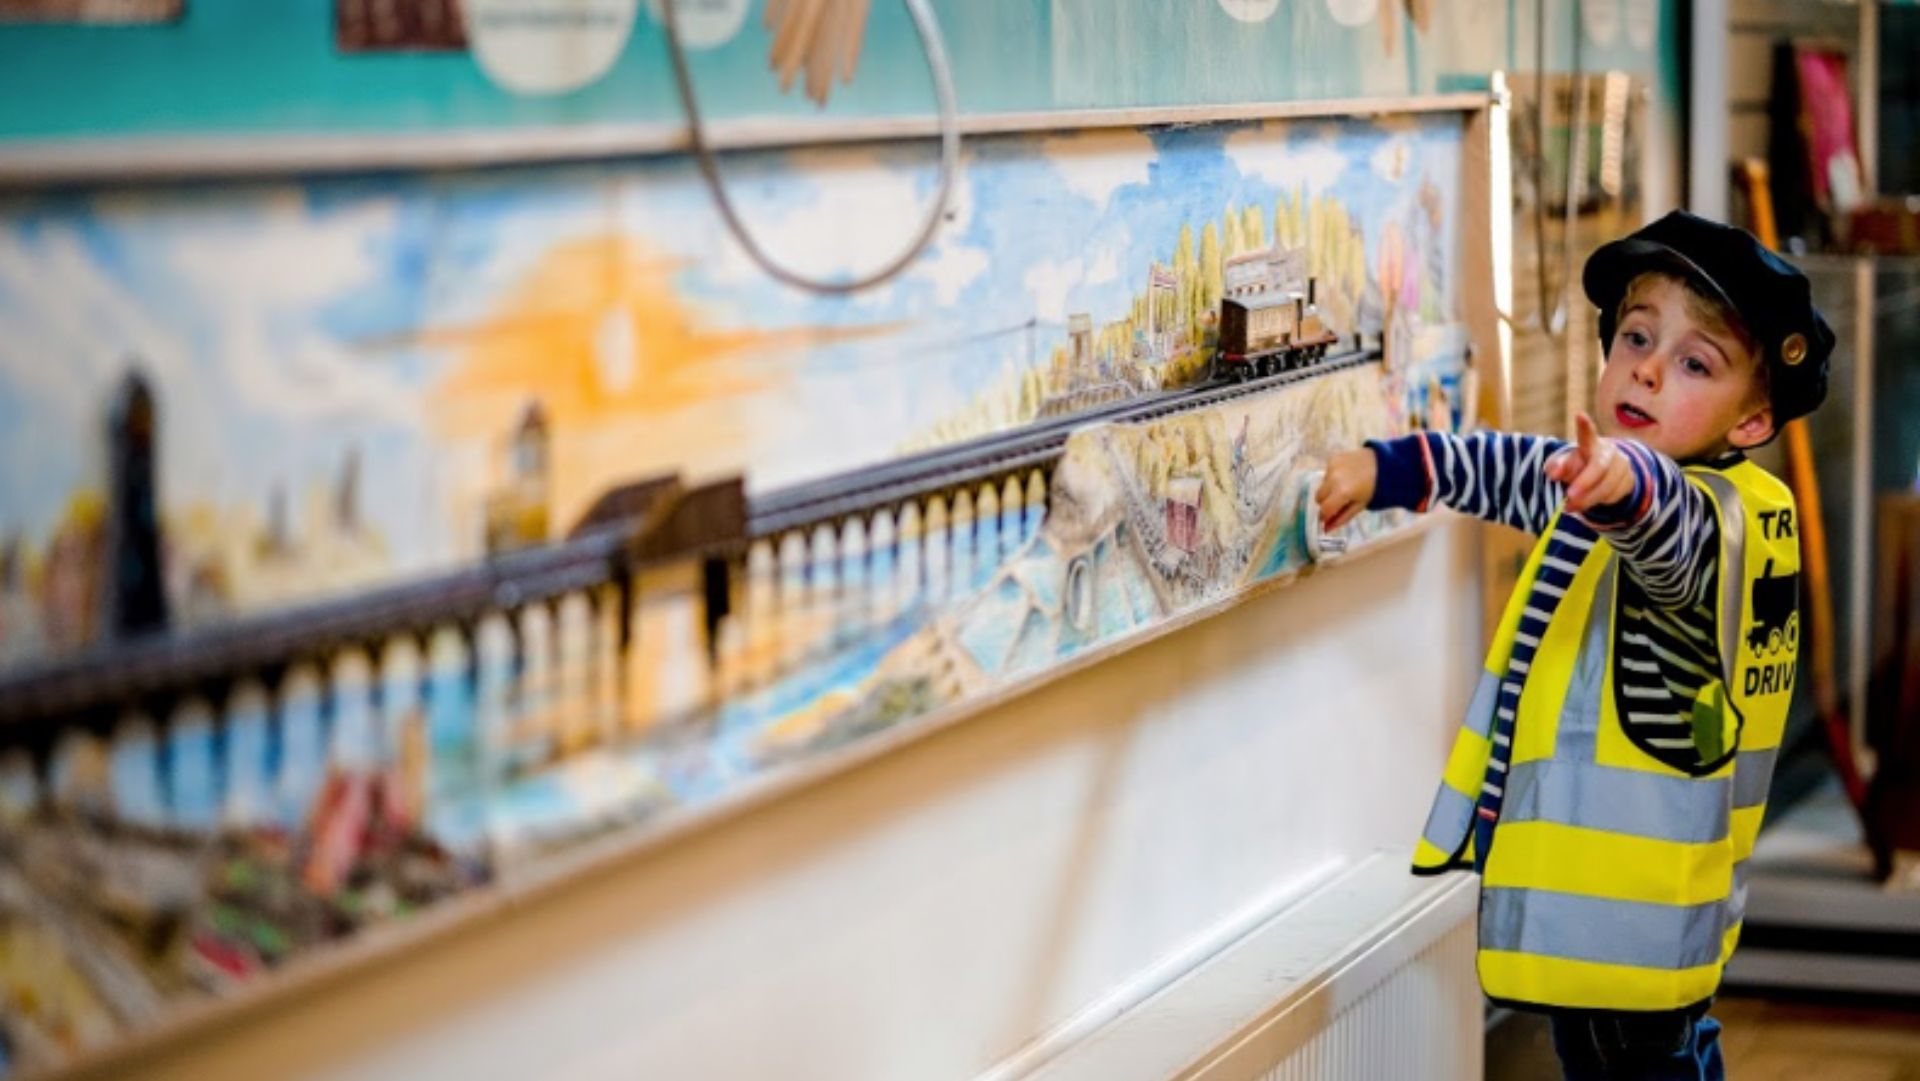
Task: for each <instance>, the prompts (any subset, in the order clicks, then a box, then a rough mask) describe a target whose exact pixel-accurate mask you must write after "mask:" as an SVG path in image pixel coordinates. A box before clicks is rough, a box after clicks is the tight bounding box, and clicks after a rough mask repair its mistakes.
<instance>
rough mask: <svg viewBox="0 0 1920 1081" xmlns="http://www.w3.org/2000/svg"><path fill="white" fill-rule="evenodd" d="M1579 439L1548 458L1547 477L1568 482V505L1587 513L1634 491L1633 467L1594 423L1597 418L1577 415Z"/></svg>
mask: <svg viewBox="0 0 1920 1081" xmlns="http://www.w3.org/2000/svg"><path fill="white" fill-rule="evenodd" d="M1574 431H1575V435H1576V439H1577V441H1576V442H1575V443H1574V445H1573V446H1571V447H1568V448H1567V449H1565V450H1563V451H1561V452H1560V453H1558V454H1556V455H1554V456H1553V457H1552V458H1550V459H1548V460H1547V467H1546V473H1547V479H1548V480H1552V481H1557V482H1559V483H1561V484H1564V485H1566V486H1567V496H1566V507H1567V510H1568V511H1569V512H1571V513H1573V514H1584V513H1586V512H1587V511H1589V510H1592V509H1593V508H1595V507H1604V506H1608V505H1610V504H1613V503H1618V502H1620V501H1621V500H1623V499H1625V498H1627V497H1628V496H1630V495H1632V494H1633V467H1632V466H1631V465H1630V464H1628V462H1627V456H1626V455H1625V454H1622V453H1621V452H1620V448H1619V446H1618V445H1617V444H1615V442H1614V441H1613V440H1611V439H1608V438H1606V437H1605V436H1602V435H1600V434H1599V433H1598V432H1597V431H1595V429H1594V427H1593V418H1592V417H1589V416H1587V415H1586V414H1585V413H1581V414H1580V415H1579V416H1577V417H1575V418H1574Z"/></svg>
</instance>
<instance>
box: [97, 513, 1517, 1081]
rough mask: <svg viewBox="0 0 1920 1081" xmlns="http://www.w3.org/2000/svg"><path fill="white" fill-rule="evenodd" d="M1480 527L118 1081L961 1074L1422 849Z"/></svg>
mask: <svg viewBox="0 0 1920 1081" xmlns="http://www.w3.org/2000/svg"><path fill="white" fill-rule="evenodd" d="M1476 535H1477V534H1476V531H1475V527H1472V526H1469V525H1467V524H1464V523H1455V524H1452V525H1449V526H1447V527H1445V528H1440V529H1435V530H1433V531H1430V532H1428V533H1425V534H1424V535H1421V536H1419V537H1416V538H1413V539H1411V540H1408V541H1406V542H1404V543H1401V544H1398V545H1396V546H1394V547H1392V548H1389V549H1387V550H1384V551H1380V552H1377V553H1374V554H1372V555H1369V556H1367V557H1366V558H1365V559H1362V560H1360V561H1357V562H1355V563H1354V564H1352V565H1349V566H1344V567H1339V568H1334V569H1331V570H1330V571H1329V572H1328V573H1325V574H1320V575H1317V576H1315V577H1313V578H1310V579H1308V580H1306V581H1303V582H1300V583H1297V584H1295V585H1293V586H1291V587H1288V588H1285V589H1281V590H1278V591H1275V592H1273V593H1269V594H1267V595H1266V596H1263V597H1260V598H1257V599H1255V600H1253V601H1250V602H1249V603H1247V604H1245V605H1242V606H1240V607H1238V608H1235V609H1233V610H1231V611H1229V612H1227V613H1225V614H1223V615H1221V616H1219V617H1216V618H1214V619H1210V620H1207V621H1204V622H1202V623H1200V624H1198V625H1197V626H1195V627H1192V628H1190V629H1187V630H1185V631H1182V632H1179V633H1177V634H1175V635H1172V636H1170V637H1168V638H1166V639H1163V640H1161V641H1159V642H1156V643H1153V644H1151V645H1148V646H1145V647H1143V648H1141V649H1138V650H1135V651H1132V652H1129V653H1126V654H1124V655H1122V656H1120V657H1119V658H1117V659H1114V660H1111V661H1108V662H1106V663H1104V664H1100V665H1096V666H1094V667H1093V668H1091V669H1089V670H1087V671H1084V672H1081V673H1078V674H1076V675H1073V676H1071V677H1069V678H1066V679H1064V680H1062V681H1060V682H1057V683H1054V684H1052V685H1050V686H1048V687H1046V688H1043V689H1041V690H1040V691H1037V692H1035V693H1034V694H1031V695H1029V696H1027V697H1025V698H1022V699H1018V700H1016V701H1014V702H1013V703H1011V704H1010V705H1007V706H1005V707H1003V708H1000V709H998V710H995V711H993V712H991V713H989V714H986V715H984V716H980V717H977V718H974V719H972V720H968V721H966V722H963V723H961V724H959V725H957V726H955V727H954V728H952V729H949V730H947V731H945V732H941V733H939V734H936V735H934V736H932V737H930V738H928V739H926V740H924V741H922V742H919V743H917V744H914V745H912V746H909V747H907V748H905V749H903V750H900V751H898V752H896V753H894V754H892V755H889V756H887V757H884V758H882V759H880V760H878V761H876V762H874V763H871V764H869V765H866V766H863V767H861V768H858V769H856V770H854V771H853V772H851V773H849V774H846V775H843V776H840V777H837V778H834V779H832V780H830V781H828V782H826V783H825V784H822V785H819V786H815V787H813V788H812V789H810V790H806V791H803V792H800V793H798V794H796V795H794V796H792V797H790V798H787V799H785V800H782V801H778V802H776V803H774V804H772V805H770V806H768V807H765V808H762V809H759V810H757V811H754V812H752V813H749V814H747V815H744V816H742V817H740V818H737V819H735V820H733V821H731V822H728V823H726V824H724V825H722V826H719V827H717V828H715V829H712V830H708V831H705V832H703V833H700V834H697V835H695V836H692V837H690V838H687V839H684V840H681V841H678V842H675V843H673V844H671V845H670V846H668V847H667V848H665V849H663V850H661V851H657V852H655V853H652V854H650V855H647V856H643V857H639V858H636V859H635V860H634V861H632V862H631V863H629V864H627V865H625V866H622V867H620V868H617V869H615V870H612V871H609V872H607V873H605V874H602V875H598V876H596V877H594V878H592V879H590V880H588V881H585V882H582V883H577V884H574V885H572V886H569V887H567V888H565V889H564V890H563V891H562V892H560V893H559V894H557V895H554V896H550V897H548V898H545V899H543V900H541V901H539V902H537V903H535V904H532V905H530V906H528V907H526V908H525V909H523V910H522V911H519V912H514V913H510V914H508V915H506V916H505V917H503V918H498V919H488V920H486V921H483V922H482V924H481V925H479V926H476V927H474V928H472V929H469V930H466V931H463V932H461V933H458V934H456V935H453V936H451V937H450V938H448V939H444V940H441V941H439V942H437V943H434V944H433V945H430V946H428V947H426V948H424V949H420V950H416V951H414V952H411V953H408V954H406V955H405V956H404V957H403V958H402V959H401V960H399V961H397V962H395V963H391V964H383V965H380V966H377V967H376V968H374V969H373V970H371V971H363V972H361V973H358V974H354V975H351V976H349V977H346V978H345V979H343V980H341V981H339V982H336V983H334V984H332V985H330V986H329V987H327V988H325V989H323V990H322V991H320V992H319V993H317V994H315V995H313V996H310V997H307V998H305V999H304V1000H302V1001H301V1002H300V1003H298V1004H297V1005H294V1006H290V1007H286V1008H278V1007H276V1008H274V1009H273V1010H272V1011H271V1012H268V1013H266V1014H265V1015H263V1016H254V1017H250V1018H248V1019H247V1020H246V1022H245V1024H243V1025H237V1026H234V1027H233V1029H232V1031H230V1032H226V1033H216V1034H214V1035H213V1036H211V1037H208V1038H202V1039H195V1040H192V1041H188V1042H186V1043H183V1044H182V1045H181V1046H180V1047H178V1048H175V1049H169V1050H168V1051H167V1052H166V1053H165V1054H162V1055H157V1056H153V1057H151V1058H149V1059H148V1060H146V1061H144V1062H143V1063H141V1064H140V1066H139V1067H138V1068H137V1069H136V1070H134V1071H132V1072H130V1073H122V1074H120V1075H119V1076H126V1077H137V1078H143V1079H158V1078H176V1077H177V1078H192V1079H194V1081H220V1079H225V1078H247V1079H249V1081H251V1079H253V1078H259V1077H267V1076H274V1077H300V1078H328V1079H342V1081H344V1079H348V1078H407V1079H410V1081H413V1079H432V1078H461V1079H474V1081H479V1079H491V1078H525V1077H542V1078H546V1077H566V1078H580V1079H592V1078H606V1079H610V1081H611V1079H615V1078H617V1079H620V1081H632V1079H636V1078H683V1077H684V1078H703V1079H705V1078H772V1077H778V1078H782V1079H800V1078H821V1079H829V1078H830V1079H834V1081H855V1079H862V1078H876V1079H886V1081H906V1079H913V1078H957V1077H967V1076H970V1075H972V1074H975V1073H977V1072H979V1071H981V1070H983V1069H986V1068H988V1067H990V1066H992V1065H993V1064H994V1063H995V1062H998V1061H999V1060H1001V1059H1003V1058H1005V1057H1006V1056H1008V1055H1010V1054H1012V1053H1014V1052H1015V1051H1017V1050H1018V1049H1020V1048H1021V1047H1022V1046H1023V1045H1026V1044H1028V1043H1030V1042H1031V1041H1033V1040H1035V1039H1036V1038H1038V1037H1040V1036H1042V1035H1044V1034H1045V1033H1046V1032H1047V1031H1048V1030H1049V1029H1052V1028H1054V1027H1055V1026H1057V1025H1060V1024H1061V1023H1062V1022H1063V1021H1065V1020H1066V1019H1067V1018H1069V1017H1070V1016H1071V1015H1072V1014H1073V1013H1074V1012H1075V1011H1076V1010H1079V1009H1082V1008H1084V1007H1086V1006H1087V1005H1088V1004H1089V1003H1092V1002H1094V1001H1096V1000H1098V999H1100V998H1102V997H1103V996H1104V995H1107V994H1108V993H1109V992H1111V990H1112V989H1113V988H1115V987H1117V986H1119V985H1121V984H1122V983H1124V982H1125V981H1127V980H1128V979H1129V977H1132V976H1135V975H1136V974H1138V973H1140V972H1142V971H1143V970H1145V969H1147V968H1148V967H1149V966H1151V965H1152V964H1153V963H1154V962H1155V961H1156V960H1159V959H1161V958H1164V957H1166V956H1168V955H1169V954H1171V953H1174V952H1176V951H1178V950H1180V949H1181V948H1182V946H1183V944H1186V943H1191V942H1192V941H1194V940H1195V939H1196V938H1199V937H1204V936H1205V935H1206V933H1207V932H1208V930H1209V929H1210V928H1215V927H1218V926H1220V925H1222V924H1223V923H1224V922H1226V921H1229V920H1230V919H1232V918H1233V917H1234V915H1235V914H1236V913H1237V912H1244V911H1245V910H1246V909H1247V908H1248V907H1249V906H1250V905H1257V904H1259V903H1260V902H1261V901H1262V899H1263V898H1272V897H1273V896H1275V895H1276V894H1277V893H1279V892H1282V891H1285V890H1287V889H1289V888H1291V887H1293V886H1296V885H1298V884H1300V883H1303V882H1305V881H1307V880H1309V879H1311V878H1312V877H1313V876H1314V875H1315V874H1316V873H1317V872H1318V871H1320V870H1323V869H1324V868H1326V867H1327V866H1329V865H1330V864H1333V863H1337V862H1339V861H1342V860H1348V859H1357V858H1359V857H1360V856H1361V855H1362V854H1364V853H1365V852H1367V851H1368V850H1371V849H1374V848H1377V847H1381V846H1388V847H1392V848H1394V849H1396V850H1400V851H1406V850H1409V849H1410V846H1411V844H1412V840H1413V837H1414V835H1415V833H1416V832H1417V830H1418V828H1419V826H1420V824H1421V822H1422V820H1423V818H1424V816H1425V813H1426V806H1427V800H1428V797H1429V796H1430V795H1431V792H1432V786H1433V783H1434V781H1435V780H1436V778H1437V777H1438V774H1439V770H1440V767H1441V764H1442V762H1443V759H1444V756H1445V752H1446V747H1447V745H1448V743H1449V741H1450V738H1451V730H1452V726H1453V724H1454V723H1455V719H1456V717H1457V713H1458V711H1459V709H1460V708H1461V707H1462V706H1463V705H1464V703H1465V700H1466V697H1467V693H1468V690H1469V688H1470V687H1471V683H1472V676H1473V673H1474V671H1475V669H1476V667H1477V665H1478V662H1479V655H1480V651H1481V641H1482V637H1481V627H1480V624H1481V620H1480V614H1479V603H1478V592H1477V583H1478V569H1477V568H1478V560H1477V555H1476V552H1477V546H1476V545H1477V542H1476Z"/></svg>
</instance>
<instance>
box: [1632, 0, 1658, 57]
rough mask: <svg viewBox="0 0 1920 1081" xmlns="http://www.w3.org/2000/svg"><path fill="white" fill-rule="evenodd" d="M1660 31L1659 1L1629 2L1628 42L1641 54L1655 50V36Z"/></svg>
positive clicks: (1640, 0) (1639, 0)
mask: <svg viewBox="0 0 1920 1081" xmlns="http://www.w3.org/2000/svg"><path fill="white" fill-rule="evenodd" d="M1659 29H1660V3H1659V0H1627V40H1628V41H1630V42H1632V43H1633V47H1634V48H1636V49H1639V50H1640V51H1641V52H1646V51H1647V50H1649V49H1651V48H1653V35H1654V34H1655V32H1657V31H1658V30H1659Z"/></svg>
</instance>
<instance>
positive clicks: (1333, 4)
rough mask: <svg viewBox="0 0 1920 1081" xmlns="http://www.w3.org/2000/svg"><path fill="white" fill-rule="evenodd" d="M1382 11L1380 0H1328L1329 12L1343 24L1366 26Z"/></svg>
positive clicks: (1335, 20) (1334, 19) (1336, 20)
mask: <svg viewBox="0 0 1920 1081" xmlns="http://www.w3.org/2000/svg"><path fill="white" fill-rule="evenodd" d="M1379 11H1380V0H1327V14H1329V15H1332V16H1333V21H1334V22H1337V23H1339V24H1340V25H1342V26H1364V25H1366V24H1367V23H1370V22H1372V21H1373V17H1374V16H1375V15H1376V14H1378V13H1379Z"/></svg>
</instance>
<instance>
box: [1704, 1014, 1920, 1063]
mask: <svg viewBox="0 0 1920 1081" xmlns="http://www.w3.org/2000/svg"><path fill="white" fill-rule="evenodd" d="M1713 1015H1714V1016H1715V1017H1718V1018H1719V1019H1720V1023H1721V1024H1722V1025H1725V1026H1726V1036H1725V1044H1726V1051H1727V1075H1728V1077H1729V1078H1730V1079H1733V1081H1787V1079H1789V1078H1793V1079H1796V1081H1798V1079H1800V1078H1818V1079H1819V1081H1920V1010H1900V1009H1895V1008H1860V1007H1850V1006H1849V1007H1840V1006H1824V1005H1811V1004H1806V1003H1797V1002H1792V1001H1784V1000H1781V1001H1776V1000H1769V999H1753V998H1726V999H1722V1000H1720V1002H1719V1003H1718V1004H1716V1005H1715V1006H1714V1009H1713Z"/></svg>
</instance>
